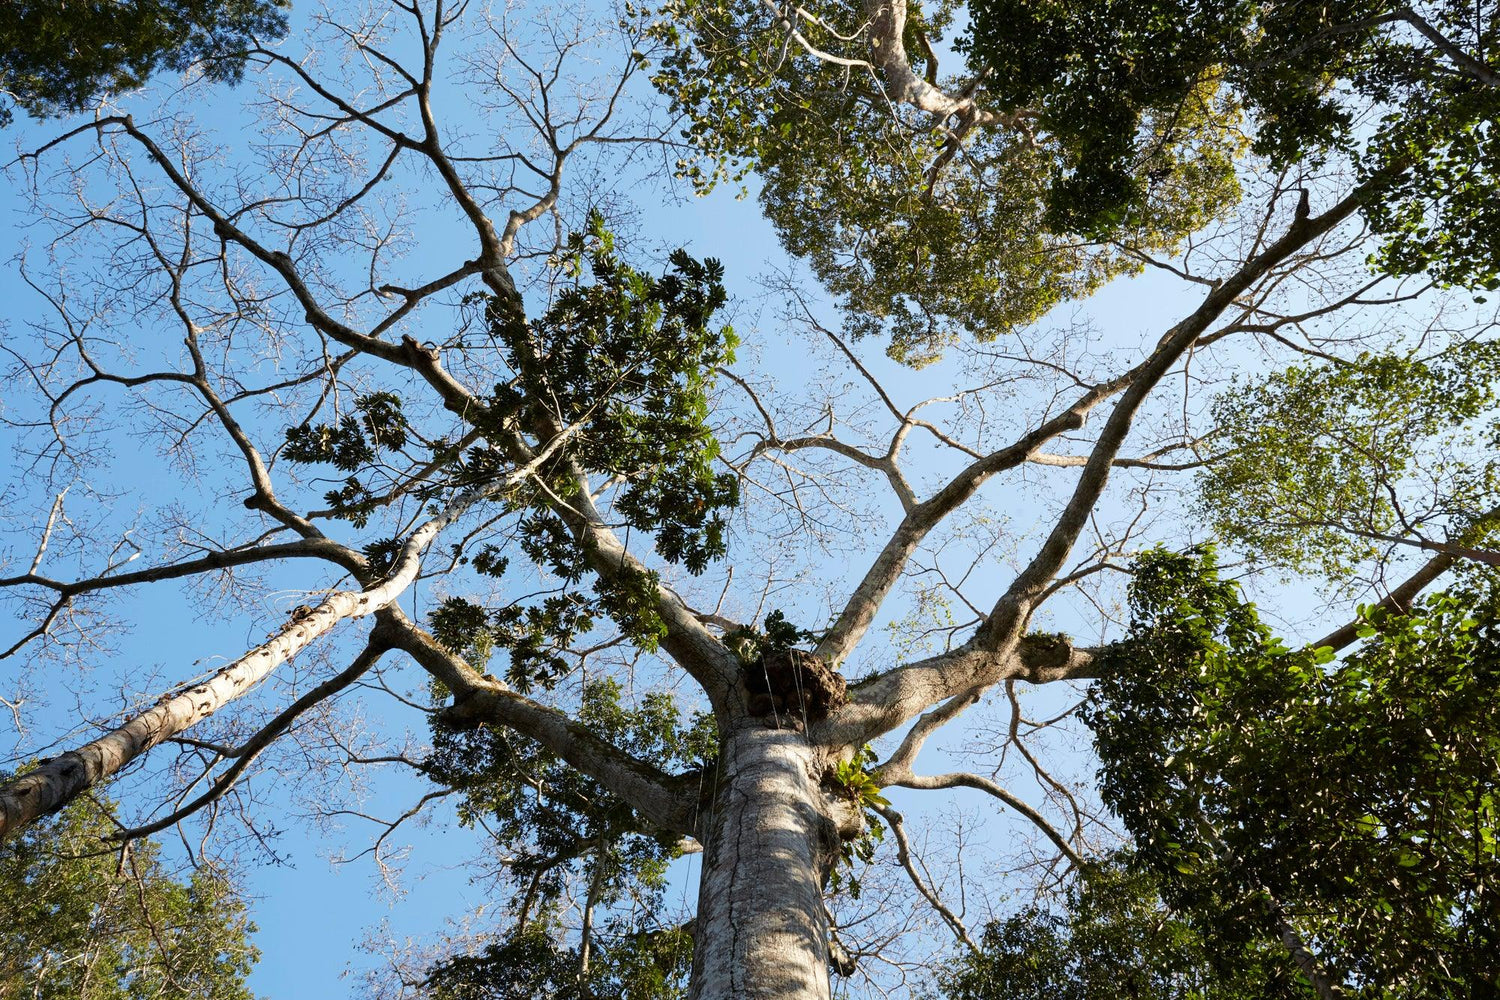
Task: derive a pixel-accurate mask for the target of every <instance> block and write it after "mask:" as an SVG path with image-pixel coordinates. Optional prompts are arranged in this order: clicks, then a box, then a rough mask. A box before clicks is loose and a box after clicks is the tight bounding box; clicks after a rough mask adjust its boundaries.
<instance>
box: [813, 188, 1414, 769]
mask: <svg viewBox="0 0 1500 1000" xmlns="http://www.w3.org/2000/svg"><path fill="white" fill-rule="evenodd" d="M1404 168H1405V165H1404V164H1394V165H1392V166H1390V167H1387V168H1386V169H1384V170H1382V171H1380V172H1378V173H1376V174H1374V175H1372V176H1371V177H1369V178H1367V179H1366V180H1365V181H1364V182H1363V183H1361V184H1360V185H1358V186H1357V187H1355V188H1354V189H1353V190H1352V191H1351V192H1350V193H1349V194H1348V195H1346V196H1345V197H1344V198H1342V199H1341V200H1340V201H1338V202H1337V203H1336V204H1335V205H1333V206H1332V207H1331V208H1329V209H1328V210H1327V211H1326V212H1323V213H1322V214H1320V215H1317V216H1312V215H1310V213H1309V211H1308V209H1307V203H1306V201H1307V199H1306V194H1305V192H1304V195H1303V201H1302V203H1301V204H1300V205H1299V206H1298V209H1297V212H1296V215H1295V218H1294V219H1293V221H1292V223H1291V225H1290V226H1289V227H1288V228H1287V231H1286V232H1285V233H1284V234H1283V235H1282V236H1281V237H1280V238H1279V239H1277V240H1276V241H1274V242H1273V243H1271V244H1270V245H1268V246H1267V247H1266V248H1265V249H1264V250H1262V251H1261V252H1260V253H1258V254H1257V255H1255V256H1254V257H1253V258H1251V259H1250V260H1248V261H1246V262H1245V263H1244V264H1243V265H1242V266H1241V267H1240V268H1239V269H1238V270H1236V271H1235V273H1234V274H1233V275H1231V276H1229V277H1228V278H1226V279H1225V280H1224V281H1223V282H1222V283H1220V284H1219V285H1218V286H1217V287H1215V288H1214V289H1213V290H1212V291H1210V292H1209V293H1208V295H1207V296H1205V298H1204V300H1203V302H1202V303H1201V304H1200V305H1199V306H1198V308H1197V309H1195V310H1194V311H1193V312H1192V313H1191V314H1190V315H1189V316H1188V317H1186V318H1185V319H1183V320H1182V321H1180V322H1179V323H1177V324H1176V325H1174V326H1173V327H1172V328H1171V329H1170V330H1168V331H1167V333H1166V334H1165V335H1163V337H1162V338H1161V340H1160V341H1159V342H1158V344H1157V346H1156V348H1155V349H1154V350H1153V351H1152V352H1151V354H1150V356H1149V357H1148V358H1147V359H1146V360H1145V361H1144V362H1142V363H1141V364H1140V365H1138V366H1137V367H1135V368H1133V369H1131V371H1130V372H1129V373H1127V374H1126V375H1123V376H1120V378H1119V379H1116V380H1115V381H1114V382H1112V383H1110V386H1111V387H1112V388H1114V389H1115V390H1116V391H1118V392H1119V395H1120V398H1119V400H1118V401H1117V402H1116V403H1115V405H1114V408H1113V409H1112V410H1111V412H1110V415H1109V418H1108V420H1107V421H1106V423H1105V425H1104V428H1103V429H1102V430H1101V431H1100V434H1099V437H1098V439H1097V441H1096V443H1095V445H1094V448H1093V449H1092V451H1091V452H1090V454H1089V458H1088V462H1087V463H1086V464H1085V466H1084V468H1083V472H1082V474H1081V475H1080V477H1079V481H1078V483H1077V484H1076V486H1075V487H1074V490H1073V494H1072V496H1071V497H1070V498H1069V500H1068V502H1067V504H1066V505H1065V506H1064V508H1063V511H1062V513H1061V514H1060V515H1059V517H1058V519H1057V522H1056V523H1055V524H1054V526H1053V528H1052V530H1051V532H1049V534H1048V536H1047V538H1046V540H1045V541H1044V542H1043V543H1042V545H1041V547H1040V549H1039V551H1038V552H1037V553H1036V555H1035V556H1033V557H1032V559H1031V560H1030V562H1029V563H1028V564H1027V565H1026V567H1025V568H1024V569H1023V570H1022V571H1021V573H1020V574H1018V576H1017V577H1016V579H1015V581H1014V582H1013V583H1012V584H1011V586H1010V587H1009V588H1008V589H1007V591H1006V592H1005V594H1004V595H1003V596H1002V597H1001V598H1000V599H999V600H998V601H997V602H996V604H995V606H994V609H993V610H992V611H991V613H990V615H989V617H988V618H987V620H986V621H985V622H984V623H983V624H982V625H981V626H980V627H979V629H978V630H977V631H976V632H975V634H974V635H973V636H972V637H971V638H970V639H969V640H968V641H967V642H966V643H964V644H963V645H962V646H960V647H958V648H957V649H955V650H953V651H951V652H949V653H945V654H943V655H941V656H937V657H932V658H930V659H928V660H923V661H920V662H918V663H914V664H910V665H908V666H903V667H897V668H895V669H893V670H891V671H888V672H887V673H885V674H883V675H880V676H878V677H876V678H874V679H873V680H871V681H869V682H866V683H865V684H861V685H860V686H859V687H857V688H856V689H854V691H852V692H851V697H850V700H849V703H848V704H847V705H845V706H844V707H843V708H842V709H840V710H839V711H838V712H836V713H835V714H834V715H833V716H831V717H830V718H829V719H828V720H827V721H826V722H824V723H823V724H822V726H821V733H822V735H823V736H824V737H825V738H829V739H833V740H836V741H839V742H840V743H842V742H843V741H845V740H848V741H850V742H849V745H854V746H858V745H860V744H862V743H865V742H868V741H870V740H872V739H874V738H875V737H876V736H878V735H880V734H882V733H886V732H889V731H890V730H892V729H894V728H896V727H897V726H899V725H901V724H902V723H904V722H905V721H906V720H908V719H910V718H913V717H914V716H916V715H917V714H919V713H921V712H923V711H925V710H926V709H927V708H929V707H930V706H932V705H936V704H938V703H939V702H942V701H946V700H948V699H951V698H954V697H955V696H957V695H959V694H961V693H963V692H966V691H980V690H983V689H985V688H987V687H989V686H990V685H992V684H995V683H997V682H999V681H1000V680H1003V679H1016V678H1026V677H1027V676H1028V674H1030V675H1032V676H1036V677H1044V678H1046V679H1049V680H1054V679H1068V678H1071V677H1078V676H1085V675H1087V674H1089V673H1091V672H1092V670H1093V658H1092V657H1091V656H1079V655H1076V652H1077V651H1075V650H1073V649H1072V647H1071V646H1070V645H1069V644H1067V643H1060V644H1059V648H1058V649H1057V650H1056V651H1052V652H1048V651H1043V650H1040V649H1036V648H1033V650H1032V651H1031V654H1030V655H1026V651H1025V649H1024V648H1023V647H1024V645H1025V644H1023V643H1022V637H1023V634H1024V631H1025V628H1026V625H1027V622H1028V621H1029V620H1030V617H1031V613H1032V612H1033V611H1034V610H1035V607H1036V605H1037V604H1038V603H1039V602H1040V601H1041V600H1042V599H1044V598H1045V596H1046V593H1047V588H1048V586H1049V584H1050V582H1051V581H1052V579H1053V578H1054V577H1055V576H1056V575H1057V573H1058V571H1059V570H1060V569H1061V568H1062V566H1063V564H1064V562H1065V561H1066V559H1067V557H1068V554H1069V552H1071V551H1072V548H1073V544H1074V542H1075V541H1076V540H1077V538H1078V535H1079V533H1080V532H1081V531H1082V530H1083V527H1084V525H1085V524H1086V523H1087V521H1088V518H1089V516H1090V514H1091V513H1092V512H1093V510H1094V507H1095V505H1096V504H1097V503H1098V500H1099V497H1100V496H1101V495H1102V494H1103V492H1104V487H1105V485H1106V483H1107V482H1108V479H1109V474H1110V471H1111V469H1112V468H1113V467H1114V464H1115V460H1116V459H1117V458H1118V456H1119V452H1120V448H1121V446H1122V445H1123V444H1124V442H1125V440H1126V438H1127V436H1128V435H1129V433H1130V430H1131V427H1132V426H1133V424H1134V422H1135V417H1136V414H1137V413H1138V412H1139V411H1140V408H1141V406H1142V405H1143V404H1144V403H1145V401H1146V399H1147V397H1148V396H1149V395H1150V394H1151V392H1152V391H1154V390H1155V388H1156V387H1157V385H1159V384H1160V383H1161V380H1162V379H1163V378H1164V377H1165V376H1166V375H1167V373H1168V372H1169V371H1171V369H1172V368H1173V366H1174V365H1175V364H1176V363H1177V361H1178V359H1179V358H1180V357H1181V356H1182V355H1183V354H1184V353H1185V352H1186V351H1187V350H1188V349H1190V348H1191V347H1192V346H1193V345H1194V344H1195V343H1196V342H1197V340H1198V338H1199V337H1200V336H1202V334H1203V333H1204V331H1205V330H1207V329H1208V328H1209V326H1210V325H1211V324H1212V323H1213V322H1214V321H1215V320H1216V319H1217V318H1218V317H1219V316H1220V315H1221V314H1222V313H1223V312H1224V310H1226V309H1227V308H1229V307H1230V306H1231V305H1232V304H1233V303H1234V302H1235V300H1236V299H1237V298H1238V297H1239V296H1240V295H1241V294H1243V293H1244V292H1245V291H1246V290H1248V289H1249V288H1250V287H1251V286H1252V285H1254V283H1255V282H1256V281H1258V280H1260V279H1261V278H1262V277H1264V276H1265V275H1266V274H1268V273H1269V272H1270V271H1271V270H1272V269H1273V268H1275V267H1277V266H1278V265H1280V264H1282V263H1284V262H1285V261H1286V260H1288V259H1289V258H1290V257H1292V256H1293V255H1294V254H1296V253H1297V252H1298V251H1300V250H1301V249H1302V248H1304V247H1306V246H1307V245H1308V244H1309V243H1311V242H1312V241H1313V240H1315V239H1317V238H1318V237H1320V236H1322V235H1324V234H1326V233H1328V232H1329V231H1330V230H1332V229H1333V228H1334V227H1335V226H1337V225H1338V224H1340V223H1341V222H1343V221H1344V220H1346V219H1348V218H1349V217H1350V216H1352V215H1353V214H1354V213H1355V212H1356V211H1357V210H1358V209H1359V207H1360V206H1361V205H1362V204H1363V203H1364V201H1365V200H1366V199H1367V198H1368V197H1370V196H1371V195H1372V194H1373V193H1374V192H1376V191H1378V190H1379V189H1380V187H1382V186H1383V185H1384V184H1386V183H1388V182H1389V180H1390V179H1391V178H1392V177H1393V176H1395V175H1397V174H1398V173H1399V172H1400V171H1401V170H1404ZM1122 383H1123V384H1122ZM1100 391H1101V390H1099V389H1095V390H1091V392H1090V394H1089V395H1088V396H1086V397H1085V399H1086V400H1087V399H1091V398H1093V397H1094V395H1095V394H1097V393H1100ZM1110 394H1113V393H1110ZM1098 398H1099V401H1102V399H1103V398H1104V397H1103V395H1100V396H1099V397H1098ZM1072 412H1073V411H1069V413H1067V414H1064V415H1061V416H1059V417H1056V418H1053V420H1054V421H1059V420H1062V419H1063V418H1064V417H1072V420H1073V421H1074V422H1075V424H1081V423H1082V414H1081V413H1080V414H1078V415H1077V416H1072ZM1085 412H1086V411H1085ZM1049 423H1051V422H1049ZM1047 427H1048V425H1043V427H1042V428H1039V429H1038V430H1037V431H1036V432H1033V434H1032V435H1028V437H1027V438H1026V439H1023V442H1018V443H1017V444H1016V445H1012V446H1011V448H1009V449H1006V450H1004V451H1002V452H997V453H995V455H993V456H988V457H987V458H986V459H985V460H981V462H976V463H974V465H972V466H971V467H970V470H966V473H965V474H964V475H962V476H960V478H958V479H955V480H954V481H952V482H950V483H949V484H948V486H946V487H944V490H943V491H942V492H941V493H940V494H939V497H942V496H944V495H945V494H948V493H949V492H950V491H952V492H955V493H959V494H962V495H963V496H964V497H965V498H966V497H967V496H968V495H970V494H972V492H973V491H974V490H975V489H977V488H978V485H979V483H980V482H982V481H983V479H984V478H986V477H987V475H988V474H990V469H989V464H988V463H991V462H998V459H997V456H1004V457H1005V458H1006V459H1007V460H1009V461H1010V462H1019V461H1022V460H1024V459H1025V457H1026V456H1027V455H1028V454H1030V453H1033V452H1034V451H1035V450H1036V447H1037V446H1038V445H1036V444H1033V445H1031V447H1029V448H1023V447H1022V445H1023V443H1029V442H1031V441H1032V440H1033V439H1034V438H1035V436H1036V435H1037V434H1040V433H1042V432H1043V430H1044V429H1046V428H1047ZM1058 433H1060V431H1058ZM1038 444H1039V443H1038ZM936 499H937V498H934V500H936ZM929 503H932V501H929ZM926 506H927V505H925V504H924V505H920V506H919V507H918V511H920V512H922V513H923V515H924V517H923V518H922V519H920V520H917V521H916V523H912V522H913V520H914V519H913V518H912V517H910V516H909V517H908V518H907V519H906V520H905V521H903V523H902V526H901V527H900V528H898V529H897V534H896V536H895V537H894V538H893V539H892V541H891V542H889V543H887V545H886V549H885V550H884V551H883V552H882V553H881V556H880V557H879V558H878V559H877V562H876V566H875V567H872V569H871V571H870V573H867V574H866V578H865V581H863V582H862V583H861V588H860V590H859V591H856V595H855V599H854V600H853V601H851V604H850V607H849V608H848V609H846V611H845V613H844V615H843V616H841V617H840V619H839V622H838V623H836V625H835V633H836V634H835V635H834V636H831V637H830V638H829V639H828V640H825V642H824V644H823V645H821V646H820V647H819V652H820V654H823V655H824V656H825V658H828V659H830V660H831V661H835V660H836V659H837V658H838V657H837V655H836V654H838V653H839V652H840V651H841V650H843V649H845V648H846V644H848V643H849V642H850V640H849V637H850V636H851V635H853V634H855V633H857V632H862V631H863V629H864V628H865V627H867V626H868V624H869V622H870V621H871V620H873V617H874V615H875V612H876V610H877V608H878V604H879V601H880V599H883V597H884V595H885V593H887V592H888V591H889V589H890V587H891V586H893V585H894V583H895V580H896V579H897V578H898V577H899V573H900V566H901V564H902V563H904V561H905V555H906V552H909V551H910V548H908V546H910V547H912V548H914V547H915V541H908V540H907V538H908V536H909V535H910V534H916V535H917V536H918V537H920V535H923V534H925V533H926V531H928V530H930V528H931V524H927V523H924V521H925V515H926V511H925V510H924V508H925V507H926ZM903 550H905V551H903ZM865 591H867V593H862V592H865ZM841 626H842V627H843V630H842V631H841ZM825 650H826V652H825ZM830 654H835V655H830ZM1054 659H1055V660H1056V662H1055V663H1054V662H1052V661H1053V660H1054ZM1028 660H1029V661H1030V663H1031V665H1030V666H1028Z"/></svg>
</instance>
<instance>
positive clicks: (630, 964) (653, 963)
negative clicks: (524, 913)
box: [426, 925, 693, 1000]
mask: <svg viewBox="0 0 1500 1000" xmlns="http://www.w3.org/2000/svg"><path fill="white" fill-rule="evenodd" d="M692 953H693V942H692V938H691V937H690V936H689V935H688V934H687V932H686V931H683V930H677V929H669V930H660V931H645V932H640V933H633V934H625V935H623V936H621V937H619V938H618V939H616V940H614V941H613V942H611V943H609V944H608V945H607V946H605V947H604V948H601V949H597V950H595V951H594V953H593V954H592V956H591V958H592V960H591V962H590V964H589V967H588V971H587V973H586V974H580V969H581V962H580V956H579V953H578V950H577V949H575V948H570V947H567V946H566V945H563V944H560V943H559V942H558V941H557V939H556V937H555V936H554V935H552V934H549V933H548V931H547V929H546V928H544V927H541V926H538V925H532V926H531V927H528V928H527V929H526V930H524V931H521V932H519V933H516V934H512V935H510V936H508V937H506V938H504V939H503V940H501V941H497V942H495V943H493V944H490V945H488V946H486V947H485V949H484V950H483V951H481V952H480V953H478V954H477V955H459V956H455V957H453V958H450V959H447V960H446V961H444V962H442V963H440V964H439V965H437V966H436V967H434V968H433V969H432V970H431V971H430V972H429V974H428V979H427V983H426V986H427V989H428V990H429V992H428V993H427V996H428V997H430V1000H534V998H537V997H547V998H549V1000H552V998H555V1000H595V998H603V997H609V998H610V1000H678V998H681V997H686V996H687V989H686V982H687V975H688V968H689V966H690V965H691V963H692Z"/></svg>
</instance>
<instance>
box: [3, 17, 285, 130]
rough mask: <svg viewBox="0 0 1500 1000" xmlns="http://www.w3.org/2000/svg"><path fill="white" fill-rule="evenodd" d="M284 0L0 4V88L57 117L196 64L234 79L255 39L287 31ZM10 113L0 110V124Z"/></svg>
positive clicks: (212, 75)
mask: <svg viewBox="0 0 1500 1000" xmlns="http://www.w3.org/2000/svg"><path fill="white" fill-rule="evenodd" d="M287 6H288V2H287V0H227V2H226V0H122V2H118V3H116V2H104V3H101V2H97V0H74V2H63V3H57V2H53V0H15V2H14V3H8V4H6V5H5V9H4V10H0V92H3V93H4V95H5V96H6V97H7V98H9V100H10V101H11V102H14V104H15V105H18V106H20V107H21V108H22V109H23V110H25V111H26V112H27V113H29V114H32V115H37V116H39V117H41V116H46V117H55V116H61V115H65V114H68V113H69V112H76V111H82V110H85V109H86V108H88V107H89V105H91V104H93V103H94V102H95V101H97V100H99V99H100V98H102V97H109V96H113V95H116V94H120V93H123V92H125V91H128V90H131V89H133V88H135V87H139V86H140V85H141V84H143V83H145V82H146V79H147V78H148V77H150V76H151V75H152V74H153V73H155V72H157V71H158V70H160V69H169V70H176V71H182V70H186V69H188V68H189V67H194V66H196V67H199V68H200V69H201V72H202V73H203V75H204V76H205V77H207V78H208V79H210V80H218V81H237V80H238V79H239V78H240V76H241V74H242V73H243V72H244V69H245V58H246V50H247V49H248V47H249V46H250V45H252V44H254V40H255V39H256V38H263V39H269V38H272V37H275V36H278V35H280V34H282V33H283V32H285V31H286V14H285V10H286V8H287ZM13 114H14V112H13V110H12V108H11V107H10V106H9V105H5V106H0V125H3V124H6V123H7V122H9V121H10V119H11V116H12V115H13Z"/></svg>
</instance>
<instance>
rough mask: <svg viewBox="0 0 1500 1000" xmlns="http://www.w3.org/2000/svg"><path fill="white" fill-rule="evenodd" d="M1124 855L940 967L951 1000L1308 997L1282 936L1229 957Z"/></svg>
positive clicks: (988, 932)
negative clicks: (1056, 902)
mask: <svg viewBox="0 0 1500 1000" xmlns="http://www.w3.org/2000/svg"><path fill="white" fill-rule="evenodd" d="M1130 860H1131V859H1130V858H1129V856H1128V855H1126V856H1119V857H1112V858H1107V859H1104V860H1102V861H1097V862H1092V863H1090V864H1088V865H1087V866H1085V867H1084V868H1083V869H1081V870H1080V871H1079V872H1077V873H1076V874H1075V875H1074V877H1073V879H1072V881H1071V882H1070V883H1069V886H1068V890H1067V893H1066V895H1065V897H1064V898H1063V899H1062V900H1061V905H1060V906H1059V907H1057V908H1050V907H1046V906H1042V905H1032V906H1028V907H1026V908H1025V909H1023V910H1021V911H1020V912H1019V913H1017V914H1015V915H1014V916H1011V917H1007V918H1006V919H1004V920H996V921H992V922H991V923H990V924H988V925H987V926H986V927H985V929H984V936H983V937H982V938H981V940H980V951H979V952H977V953H973V952H968V953H965V954H963V955H962V956H961V957H960V958H959V960H958V961H957V962H956V963H955V964H954V965H952V966H950V967H949V968H948V969H947V970H946V971H943V972H940V973H939V975H938V983H939V986H940V987H941V989H942V995H943V996H944V997H946V998H948V1000H1095V998H1098V997H1129V998H1131V1000H1313V998H1314V996H1315V994H1313V993H1312V991H1311V990H1310V989H1309V988H1307V987H1306V986H1304V985H1302V984H1301V983H1299V982H1297V980H1296V978H1295V976H1294V975H1292V974H1291V973H1290V972H1289V970H1288V969H1287V968H1286V965H1288V964H1289V961H1288V957H1287V956H1286V955H1285V953H1284V952H1282V950H1281V949H1280V948H1279V946H1271V947H1266V946H1262V945H1260V944H1256V945H1254V946H1252V947H1251V948H1248V949H1246V950H1244V951H1243V952H1241V953H1240V954H1239V955H1237V956H1234V957H1235V961H1234V963H1233V966H1232V967H1231V966H1230V965H1228V964H1227V963H1226V962H1225V961H1224V959H1223V957H1222V956H1216V955H1214V954H1213V951H1212V949H1211V948H1210V946H1209V945H1208V944H1207V943H1206V942H1205V941H1204V939H1203V936H1202V935H1201V934H1200V933H1199V932H1198V931H1197V930H1195V929H1194V928H1193V927H1192V926H1191V925H1190V924H1189V923H1188V922H1186V921H1185V920H1183V919H1182V918H1181V917H1180V916H1177V915H1174V914H1173V913H1172V912H1171V911H1169V910H1168V909H1167V908H1166V907H1165V906H1164V905H1163V903H1162V901H1161V899H1160V898H1159V897H1158V895H1157V893H1156V888H1155V885H1154V882H1153V880H1152V879H1151V877H1150V876H1148V875H1146V874H1145V873H1144V872H1142V871H1140V870H1139V869H1138V868H1136V867H1133V866H1132V865H1131V864H1130Z"/></svg>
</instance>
